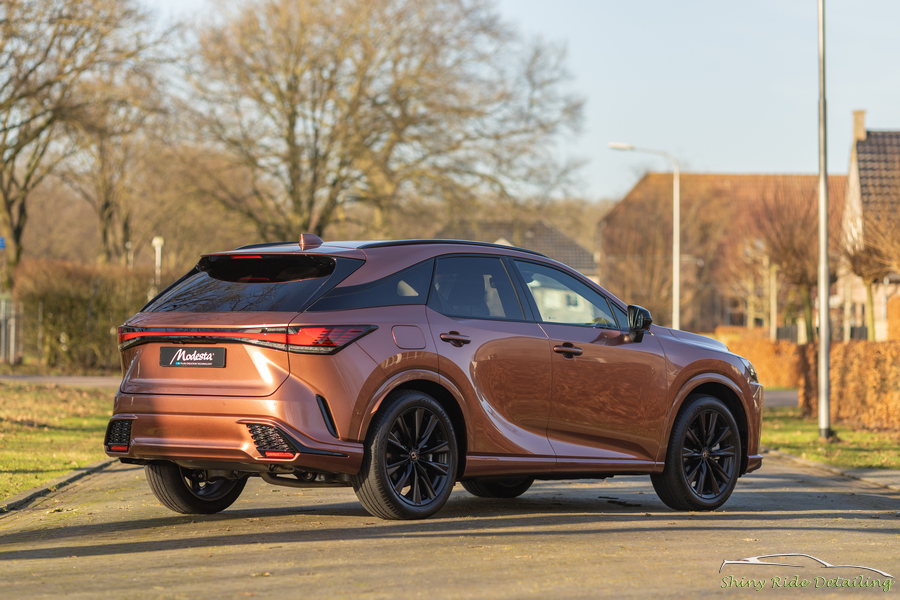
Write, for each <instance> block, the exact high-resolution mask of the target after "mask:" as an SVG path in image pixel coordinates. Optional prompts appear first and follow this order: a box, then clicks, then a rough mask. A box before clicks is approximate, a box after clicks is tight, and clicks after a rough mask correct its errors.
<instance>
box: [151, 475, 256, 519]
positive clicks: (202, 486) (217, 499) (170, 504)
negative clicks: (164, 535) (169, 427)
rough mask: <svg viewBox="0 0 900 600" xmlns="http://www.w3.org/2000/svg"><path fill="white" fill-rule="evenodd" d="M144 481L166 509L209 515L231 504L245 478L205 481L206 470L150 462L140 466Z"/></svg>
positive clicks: (242, 487)
mask: <svg viewBox="0 0 900 600" xmlns="http://www.w3.org/2000/svg"><path fill="white" fill-rule="evenodd" d="M144 473H145V474H146V476H147V482H148V483H149V484H150V489H151V490H153V493H154V494H155V495H156V498H157V499H158V500H159V501H160V502H161V503H162V505H163V506H165V507H166V508H168V509H170V510H173V511H175V512H177V513H182V514H185V515H211V514H213V513H217V512H221V511H223V510H225V509H226V508H228V507H229V506H231V505H232V504H234V501H235V500H237V499H238V496H240V495H241V492H242V491H244V486H245V485H246V484H247V478H246V477H241V478H240V479H213V480H209V479H208V478H207V473H206V471H201V470H197V469H185V468H183V467H179V466H178V465H176V464H175V463H173V462H159V463H152V464H149V465H147V466H145V467H144Z"/></svg>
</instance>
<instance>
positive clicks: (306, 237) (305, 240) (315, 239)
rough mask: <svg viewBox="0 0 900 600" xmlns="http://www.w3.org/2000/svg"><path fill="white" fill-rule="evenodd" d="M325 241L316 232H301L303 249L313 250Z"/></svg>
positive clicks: (301, 246)
mask: <svg viewBox="0 0 900 600" xmlns="http://www.w3.org/2000/svg"><path fill="white" fill-rule="evenodd" d="M323 243H324V242H323V241H322V238H320V237H319V236H317V235H316V234H314V233H301V234H300V249H301V250H312V249H313V248H318V247H319V246H321V245H322V244H323Z"/></svg>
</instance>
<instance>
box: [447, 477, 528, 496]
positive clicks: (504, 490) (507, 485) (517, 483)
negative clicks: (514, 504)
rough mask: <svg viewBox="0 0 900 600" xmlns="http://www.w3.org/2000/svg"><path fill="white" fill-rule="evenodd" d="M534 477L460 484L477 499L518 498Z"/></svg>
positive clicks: (473, 481)
mask: <svg viewBox="0 0 900 600" xmlns="http://www.w3.org/2000/svg"><path fill="white" fill-rule="evenodd" d="M532 483H534V477H504V478H497V479H494V478H485V479H467V480H466V481H463V482H462V485H463V487H464V488H466V491H467V492H469V493H470V494H472V495H473V496H478V497H479V498H518V497H519V496H521V495H522V494H524V493H525V492H527V491H528V488H530V487H531V484H532Z"/></svg>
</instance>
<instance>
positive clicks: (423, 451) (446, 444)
mask: <svg viewBox="0 0 900 600" xmlns="http://www.w3.org/2000/svg"><path fill="white" fill-rule="evenodd" d="M449 446H450V443H449V442H439V443H438V444H437V446H433V447H431V448H422V449H421V450H420V451H419V454H437V453H438V452H441V451H442V450H444V449H445V448H447V447H449Z"/></svg>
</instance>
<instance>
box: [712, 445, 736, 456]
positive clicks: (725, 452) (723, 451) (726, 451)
mask: <svg viewBox="0 0 900 600" xmlns="http://www.w3.org/2000/svg"><path fill="white" fill-rule="evenodd" d="M709 455H710V456H712V457H715V458H726V457H729V456H734V446H726V447H724V448H719V449H718V450H716V451H715V452H710V453H709Z"/></svg>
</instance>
